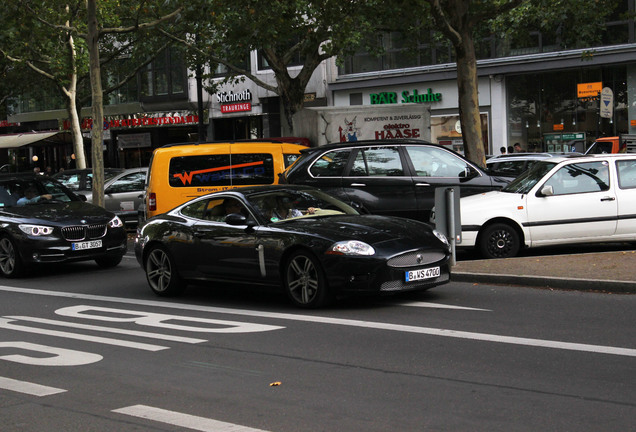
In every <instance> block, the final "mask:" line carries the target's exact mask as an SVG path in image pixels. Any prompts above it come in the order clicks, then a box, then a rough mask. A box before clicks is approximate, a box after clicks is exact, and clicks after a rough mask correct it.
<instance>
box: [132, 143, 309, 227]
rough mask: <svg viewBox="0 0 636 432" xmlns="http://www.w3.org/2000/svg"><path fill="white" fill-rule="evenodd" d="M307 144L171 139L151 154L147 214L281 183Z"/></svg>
mask: <svg viewBox="0 0 636 432" xmlns="http://www.w3.org/2000/svg"><path fill="white" fill-rule="evenodd" d="M306 148H307V147H306V146H303V145H298V144H289V143H281V142H274V141H249V142H248V141H235V142H213V143H199V144H196V143H186V144H168V145H166V146H163V147H159V148H158V149H156V150H155V151H154V153H153V155H152V158H151V159H150V164H149V168H148V176H147V177H146V191H145V200H144V201H145V215H144V216H145V218H150V217H152V216H155V215H157V214H160V213H165V212H167V211H168V210H172V209H173V208H174V207H176V206H178V205H180V204H183V203H184V202H186V201H189V200H191V199H193V198H196V197H199V196H201V195H205V194H208V193H211V192H216V191H220V190H225V189H232V188H236V187H242V186H254V185H268V184H277V183H278V175H279V174H280V173H282V172H283V171H284V170H285V168H287V167H288V166H289V165H291V164H292V163H293V162H294V161H295V160H296V159H297V158H298V156H299V155H300V151H301V150H303V149H306Z"/></svg>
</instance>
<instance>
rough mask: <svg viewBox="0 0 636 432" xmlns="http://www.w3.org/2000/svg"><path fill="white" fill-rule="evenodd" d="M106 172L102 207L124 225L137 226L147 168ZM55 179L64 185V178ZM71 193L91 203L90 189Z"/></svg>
mask: <svg viewBox="0 0 636 432" xmlns="http://www.w3.org/2000/svg"><path fill="white" fill-rule="evenodd" d="M108 170H109V169H108V168H107V169H105V170H104V171H105V172H104V207H105V208H106V210H109V211H111V212H113V213H115V214H116V215H117V216H119V218H120V219H121V220H122V221H123V222H124V223H125V224H126V225H135V224H137V220H138V217H137V209H138V208H139V207H140V206H141V204H142V202H143V193H144V185H145V182H146V175H147V174H148V168H147V167H143V168H129V169H126V170H118V171H117V172H113V171H112V170H111V171H108ZM106 171H108V173H106ZM55 177H56V178H57V179H58V180H60V181H62V183H64V178H59V177H58V176H57V175H56V176H55ZM91 187H92V186H91ZM73 192H75V193H76V194H78V195H84V196H85V197H86V200H87V201H88V202H92V201H93V191H92V189H88V190H87V189H75V190H73Z"/></svg>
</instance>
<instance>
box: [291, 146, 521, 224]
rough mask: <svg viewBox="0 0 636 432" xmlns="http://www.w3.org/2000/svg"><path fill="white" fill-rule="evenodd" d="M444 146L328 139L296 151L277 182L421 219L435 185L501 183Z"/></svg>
mask: <svg viewBox="0 0 636 432" xmlns="http://www.w3.org/2000/svg"><path fill="white" fill-rule="evenodd" d="M512 179H513V177H508V178H506V177H499V176H491V175H488V174H487V173H486V172H484V171H483V170H482V169H481V168H479V167H478V166H477V165H475V164H474V163H472V162H470V161H469V160H468V159H466V158H464V157H463V156H462V155H460V154H458V153H456V152H454V151H452V150H450V149H448V148H445V147H444V146H440V145H436V144H432V143H429V142H427V141H422V140H415V139H402V140H373V141H356V142H346V143H336V144H328V145H324V146H320V147H315V148H309V149H306V150H303V151H302V152H301V156H300V158H298V159H297V160H296V162H294V164H293V165H291V166H290V167H289V168H288V169H287V170H286V171H285V172H284V173H283V174H282V175H281V178H280V183H287V184H302V185H308V186H314V187H317V188H320V189H321V190H323V191H324V192H327V193H328V194H330V195H333V196H335V197H337V198H339V199H341V200H342V201H345V202H347V203H353V204H356V205H357V206H358V208H360V209H362V210H363V211H366V212H368V213H372V214H380V215H390V216H401V217H407V218H412V219H416V220H420V221H425V222H427V221H428V220H429V218H430V212H431V209H432V208H433V206H434V205H435V189H436V188H443V187H449V186H459V188H460V194H461V196H468V195H474V194H478V193H482V192H488V191H491V190H499V189H501V188H503V187H504V186H506V185H507V184H508V183H510V181H511V180H512Z"/></svg>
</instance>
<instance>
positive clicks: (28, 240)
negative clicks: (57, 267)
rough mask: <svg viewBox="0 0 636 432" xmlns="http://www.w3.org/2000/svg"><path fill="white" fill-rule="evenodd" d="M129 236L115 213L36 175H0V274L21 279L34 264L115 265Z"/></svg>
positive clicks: (123, 251)
mask: <svg viewBox="0 0 636 432" xmlns="http://www.w3.org/2000/svg"><path fill="white" fill-rule="evenodd" d="M126 240H127V235H126V231H125V229H124V225H123V223H122V221H121V220H120V219H119V218H118V217H117V216H116V215H114V214H113V213H111V212H109V211H107V210H105V209H103V208H101V207H97V206H94V205H92V204H89V203H87V202H85V201H84V200H83V199H82V198H80V197H79V196H77V195H75V194H74V193H72V192H71V191H70V190H68V189H67V188H66V187H64V186H63V185H62V184H61V183H59V182H57V181H56V180H54V179H52V178H51V177H47V176H40V175H34V174H3V175H0V272H1V273H2V275H4V276H5V277H8V278H14V277H19V276H21V275H23V274H24V273H25V271H26V270H27V268H28V267H30V266H31V265H35V264H38V263H59V262H68V261H86V260H95V261H96V262H97V264H98V265H99V266H100V267H114V266H116V265H117V264H119V262H120V261H121V259H122V257H123V255H124V254H125V253H126V247H127V246H126Z"/></svg>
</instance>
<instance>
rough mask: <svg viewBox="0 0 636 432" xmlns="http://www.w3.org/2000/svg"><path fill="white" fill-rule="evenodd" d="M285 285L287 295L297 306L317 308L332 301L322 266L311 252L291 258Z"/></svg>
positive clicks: (286, 270) (284, 276)
mask: <svg viewBox="0 0 636 432" xmlns="http://www.w3.org/2000/svg"><path fill="white" fill-rule="evenodd" d="M283 283H284V284H285V291H286V292H287V295H288V296H289V298H290V300H291V301H292V302H293V303H294V304H295V305H296V306H299V307H302V308H317V307H321V306H324V305H326V304H327V303H329V301H330V300H331V294H330V292H329V287H328V286H327V279H326V277H325V275H324V272H323V270H322V266H321V265H320V262H319V261H318V259H317V258H316V257H315V256H313V255H312V254H311V253H309V252H306V251H299V252H296V253H294V254H293V255H291V256H290V257H289V259H288V260H287V263H286V265H285V272H284V274H283Z"/></svg>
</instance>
